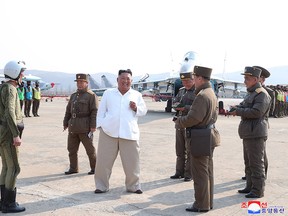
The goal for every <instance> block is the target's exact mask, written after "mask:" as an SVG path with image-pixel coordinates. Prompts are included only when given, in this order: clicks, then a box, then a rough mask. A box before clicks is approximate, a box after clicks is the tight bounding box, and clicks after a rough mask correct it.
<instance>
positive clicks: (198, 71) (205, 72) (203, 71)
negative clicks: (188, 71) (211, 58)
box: [193, 65, 212, 79]
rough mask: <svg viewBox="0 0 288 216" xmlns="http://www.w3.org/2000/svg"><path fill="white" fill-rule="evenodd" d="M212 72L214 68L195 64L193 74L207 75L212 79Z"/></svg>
mask: <svg viewBox="0 0 288 216" xmlns="http://www.w3.org/2000/svg"><path fill="white" fill-rule="evenodd" d="M211 73H212V68H207V67H201V66H197V65H195V66H194V70H193V75H197V76H202V77H207V78H209V79H210V77H211Z"/></svg>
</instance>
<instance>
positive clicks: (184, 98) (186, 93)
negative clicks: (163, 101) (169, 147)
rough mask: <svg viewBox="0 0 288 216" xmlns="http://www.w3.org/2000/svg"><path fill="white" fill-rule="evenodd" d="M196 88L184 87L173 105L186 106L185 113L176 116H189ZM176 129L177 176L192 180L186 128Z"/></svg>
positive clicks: (178, 113) (181, 112)
mask: <svg viewBox="0 0 288 216" xmlns="http://www.w3.org/2000/svg"><path fill="white" fill-rule="evenodd" d="M194 91H195V87H194V86H193V87H192V88H191V89H189V90H187V89H185V87H182V88H181V89H180V90H179V92H178V94H177V95H176V97H175V98H174V99H173V104H175V103H180V104H182V105H184V108H185V110H184V111H177V113H176V115H177V116H178V117H179V116H185V115H187V113H188V111H189V109H190V106H191V104H192V103H193V101H194V99H195V96H196V95H195V93H194ZM175 128H176V143H175V149H176V156H177V159H176V173H175V175H177V176H182V177H185V178H190V179H191V178H192V171H191V157H190V150H189V146H188V143H187V142H186V139H185V128H181V127H177V125H175Z"/></svg>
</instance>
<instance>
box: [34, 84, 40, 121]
mask: <svg viewBox="0 0 288 216" xmlns="http://www.w3.org/2000/svg"><path fill="white" fill-rule="evenodd" d="M40 100H41V89H40V87H39V82H38V81H36V82H35V87H34V88H33V103H32V113H33V115H34V116H35V117H39V114H38V110H39V105H40Z"/></svg>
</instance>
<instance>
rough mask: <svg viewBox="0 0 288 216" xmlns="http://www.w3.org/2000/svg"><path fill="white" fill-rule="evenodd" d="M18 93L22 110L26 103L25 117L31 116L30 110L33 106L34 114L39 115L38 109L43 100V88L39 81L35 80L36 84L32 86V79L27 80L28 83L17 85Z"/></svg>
mask: <svg viewBox="0 0 288 216" xmlns="http://www.w3.org/2000/svg"><path fill="white" fill-rule="evenodd" d="M17 93H18V96H19V100H20V106H21V110H23V105H24V115H25V117H31V115H30V111H31V106H32V114H33V116H34V117H39V114H38V110H39V105H40V100H41V89H40V87H39V82H38V81H36V82H35V86H34V87H32V86H31V81H27V83H26V85H25V84H24V82H21V84H20V85H19V86H18V87H17Z"/></svg>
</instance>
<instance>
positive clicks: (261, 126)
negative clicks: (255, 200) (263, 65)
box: [236, 83, 271, 197]
mask: <svg viewBox="0 0 288 216" xmlns="http://www.w3.org/2000/svg"><path fill="white" fill-rule="evenodd" d="M270 101H271V98H270V96H269V94H268V93H267V91H266V90H265V89H264V88H263V87H262V86H261V84H260V83H257V84H255V85H254V86H252V87H251V88H248V89H247V95H246V97H245V98H244V101H243V102H241V104H240V105H239V106H237V108H236V115H237V116H241V122H240V124H239V128H238V133H239V136H240V138H241V139H243V147H244V163H245V175H246V188H245V189H247V191H250V192H252V193H254V194H256V195H257V196H259V197H263V196H264V187H265V171H264V169H265V168H264V151H265V142H266V140H267V136H268V121H267V118H268V115H269V108H270Z"/></svg>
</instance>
